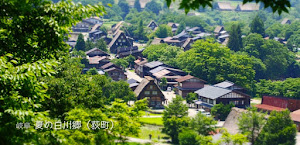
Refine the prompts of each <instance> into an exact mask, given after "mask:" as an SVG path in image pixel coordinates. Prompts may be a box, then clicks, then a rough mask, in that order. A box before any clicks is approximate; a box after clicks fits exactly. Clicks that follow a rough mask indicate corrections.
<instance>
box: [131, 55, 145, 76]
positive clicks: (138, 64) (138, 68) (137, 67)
mask: <svg viewBox="0 0 300 145" xmlns="http://www.w3.org/2000/svg"><path fill="white" fill-rule="evenodd" d="M146 63H148V61H147V59H146V58H141V57H140V58H138V59H137V60H135V61H134V72H135V73H136V74H137V75H138V76H140V77H143V76H144V72H143V71H144V64H146Z"/></svg>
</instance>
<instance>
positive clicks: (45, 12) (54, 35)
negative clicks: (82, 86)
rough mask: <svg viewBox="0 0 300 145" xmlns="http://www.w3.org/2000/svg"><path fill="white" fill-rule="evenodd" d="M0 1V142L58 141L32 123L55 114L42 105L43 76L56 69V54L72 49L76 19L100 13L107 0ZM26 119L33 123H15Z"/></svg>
mask: <svg viewBox="0 0 300 145" xmlns="http://www.w3.org/2000/svg"><path fill="white" fill-rule="evenodd" d="M0 5H1V10H2V14H1V17H0V21H1V24H0V25H1V30H0V45H1V50H0V56H1V57H0V84H1V87H0V92H1V94H0V98H1V99H0V100H1V101H0V114H1V115H0V125H1V128H0V144H58V142H56V139H57V138H54V139H53V138H52V137H54V136H55V135H53V134H52V133H56V132H55V131H53V132H51V133H50V131H46V130H43V131H37V130H35V129H34V126H33V125H34V124H36V122H37V121H41V120H43V121H46V120H52V119H51V118H50V117H49V116H48V111H46V109H44V105H43V104H44V103H46V101H45V100H48V98H50V96H49V94H47V89H49V88H48V87H47V83H45V82H44V81H42V80H41V79H40V78H42V77H45V76H51V75H54V74H55V73H56V70H54V68H56V67H57V66H59V65H58V62H57V61H56V60H55V58H60V57H61V56H62V55H65V52H67V51H68V47H66V44H65V42H64V40H67V39H68V34H69V30H70V28H71V27H72V25H74V24H76V23H77V22H79V21H81V20H82V19H83V18H86V17H90V16H92V14H96V13H97V14H98V15H102V14H103V12H104V9H103V6H99V5H97V6H88V7H85V6H83V5H81V4H74V3H71V2H70V1H60V2H58V3H55V4H54V3H52V2H50V1H45V0H34V1H17V0H3V1H1V2H0ZM62 9H64V10H65V11H61V10H62ZM25 122H28V123H30V125H31V126H30V128H28V129H26V131H25V130H23V129H20V130H18V129H16V124H17V123H25ZM56 137H57V136H56ZM50 138H52V139H50Z"/></svg>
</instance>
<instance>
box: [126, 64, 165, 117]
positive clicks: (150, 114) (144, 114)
mask: <svg viewBox="0 0 300 145" xmlns="http://www.w3.org/2000/svg"><path fill="white" fill-rule="evenodd" d="M129 71H130V70H129ZM148 115H149V116H162V114H154V113H149V112H148V113H147V114H146V112H143V113H142V116H148Z"/></svg>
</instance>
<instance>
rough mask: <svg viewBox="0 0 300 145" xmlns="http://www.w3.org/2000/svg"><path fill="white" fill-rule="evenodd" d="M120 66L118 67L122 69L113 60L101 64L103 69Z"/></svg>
mask: <svg viewBox="0 0 300 145" xmlns="http://www.w3.org/2000/svg"><path fill="white" fill-rule="evenodd" d="M113 67H114V68H118V69H121V68H120V67H119V66H117V65H115V64H114V63H112V62H109V63H107V64H105V65H102V66H101V69H102V70H106V69H109V68H113Z"/></svg>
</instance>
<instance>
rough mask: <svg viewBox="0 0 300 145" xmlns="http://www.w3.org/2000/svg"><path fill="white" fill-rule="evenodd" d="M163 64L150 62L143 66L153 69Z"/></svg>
mask: <svg viewBox="0 0 300 145" xmlns="http://www.w3.org/2000/svg"><path fill="white" fill-rule="evenodd" d="M163 64H164V63H162V62H160V61H152V62H148V63H146V64H145V66H147V67H149V68H154V67H157V66H160V65H163Z"/></svg>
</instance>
